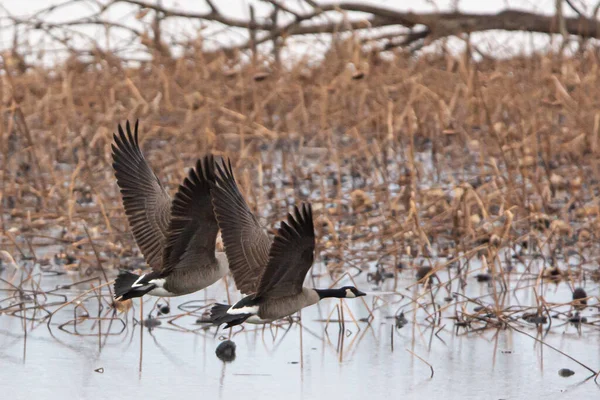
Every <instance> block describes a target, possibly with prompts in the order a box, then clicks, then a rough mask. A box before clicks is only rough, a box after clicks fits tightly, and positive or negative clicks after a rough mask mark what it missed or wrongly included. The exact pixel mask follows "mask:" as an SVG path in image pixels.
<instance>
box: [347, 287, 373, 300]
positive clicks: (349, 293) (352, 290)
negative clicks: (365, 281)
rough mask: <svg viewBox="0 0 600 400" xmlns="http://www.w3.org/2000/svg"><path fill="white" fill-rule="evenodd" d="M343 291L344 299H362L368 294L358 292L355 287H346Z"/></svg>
mask: <svg viewBox="0 0 600 400" xmlns="http://www.w3.org/2000/svg"><path fill="white" fill-rule="evenodd" d="M341 290H344V296H343V297H344V298H347V299H351V298H354V297H361V296H366V295H367V294H366V293H364V292H361V291H360V290H358V289H357V288H355V287H354V286H344V287H343V288H341Z"/></svg>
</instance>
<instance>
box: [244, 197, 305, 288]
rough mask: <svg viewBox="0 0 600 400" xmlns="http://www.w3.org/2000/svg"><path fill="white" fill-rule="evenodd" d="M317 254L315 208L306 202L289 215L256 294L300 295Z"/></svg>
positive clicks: (276, 239)
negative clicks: (313, 215) (313, 216)
mask: <svg viewBox="0 0 600 400" xmlns="http://www.w3.org/2000/svg"><path fill="white" fill-rule="evenodd" d="M314 253H315V227H314V225H313V218H312V208H311V206H310V204H306V203H305V204H303V205H302V209H301V210H300V209H298V207H294V215H292V214H288V218H287V223H286V222H285V221H282V222H281V226H280V227H279V230H278V231H277V235H275V240H274V241H273V245H272V246H271V251H270V252H269V262H268V264H267V267H266V268H265V271H264V273H263V275H262V277H261V279H260V284H259V285H258V290H257V291H256V294H255V297H269V298H275V297H284V296H290V295H295V294H299V293H300V292H301V291H302V284H303V283H304V278H305V277H306V274H307V273H308V270H309V269H310V267H311V266H312V263H313V261H314Z"/></svg>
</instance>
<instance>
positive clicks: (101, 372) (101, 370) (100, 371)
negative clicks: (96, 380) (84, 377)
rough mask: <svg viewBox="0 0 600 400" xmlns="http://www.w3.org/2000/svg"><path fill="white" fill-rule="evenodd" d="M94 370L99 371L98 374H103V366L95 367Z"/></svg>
mask: <svg viewBox="0 0 600 400" xmlns="http://www.w3.org/2000/svg"><path fill="white" fill-rule="evenodd" d="M94 372H97V373H99V374H103V373H104V367H100V368H96V369H95V370H94Z"/></svg>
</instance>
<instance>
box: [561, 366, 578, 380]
mask: <svg viewBox="0 0 600 400" xmlns="http://www.w3.org/2000/svg"><path fill="white" fill-rule="evenodd" d="M573 375H575V372H573V371H572V370H570V369H568V368H561V369H559V370H558V376H562V377H563V378H568V377H570V376H573Z"/></svg>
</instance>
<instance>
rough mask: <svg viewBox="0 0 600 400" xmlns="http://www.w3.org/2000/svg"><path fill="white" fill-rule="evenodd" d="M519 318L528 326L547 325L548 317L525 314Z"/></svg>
mask: <svg viewBox="0 0 600 400" xmlns="http://www.w3.org/2000/svg"><path fill="white" fill-rule="evenodd" d="M521 318H523V319H524V320H525V321H527V322H529V323H530V324H536V325H541V324H546V323H548V317H546V316H545V315H539V314H537V313H525V314H523V316H522V317H521Z"/></svg>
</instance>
